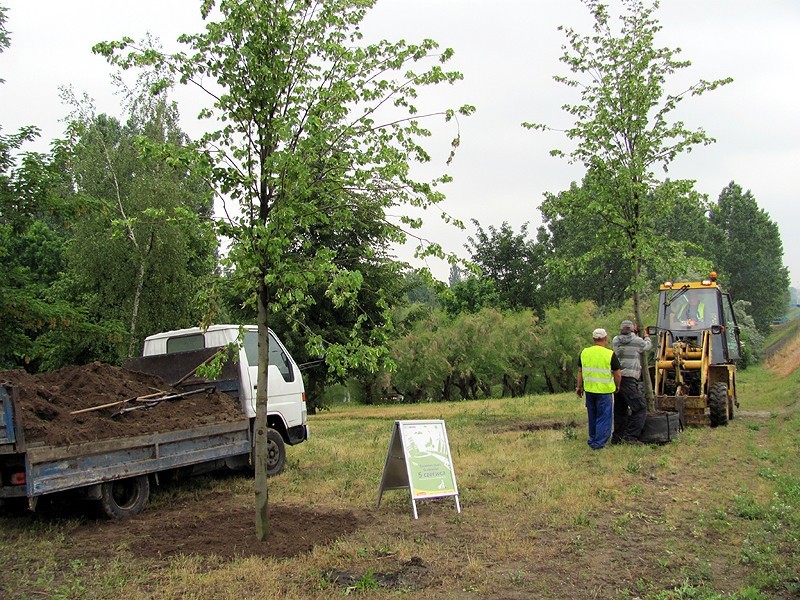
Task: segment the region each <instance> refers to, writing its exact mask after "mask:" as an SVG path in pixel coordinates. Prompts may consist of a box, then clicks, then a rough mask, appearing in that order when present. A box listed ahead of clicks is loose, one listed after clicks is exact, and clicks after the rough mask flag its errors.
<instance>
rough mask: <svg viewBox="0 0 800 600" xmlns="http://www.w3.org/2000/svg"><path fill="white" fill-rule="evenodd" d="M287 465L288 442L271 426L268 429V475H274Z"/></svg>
mask: <svg viewBox="0 0 800 600" xmlns="http://www.w3.org/2000/svg"><path fill="white" fill-rule="evenodd" d="M285 466H286V444H285V443H284V442H283V437H282V436H281V434H280V433H278V432H277V431H276V430H274V429H272V428H271V427H270V428H268V429H267V476H268V477H274V476H275V475H277V474H278V473H280V472H281V471H283V467H285Z"/></svg>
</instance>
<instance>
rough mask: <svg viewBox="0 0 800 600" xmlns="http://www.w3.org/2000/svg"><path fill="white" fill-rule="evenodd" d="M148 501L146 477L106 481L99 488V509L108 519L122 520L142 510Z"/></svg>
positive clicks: (147, 481)
mask: <svg viewBox="0 0 800 600" xmlns="http://www.w3.org/2000/svg"><path fill="white" fill-rule="evenodd" d="M149 499H150V480H149V479H148V478H147V475H139V476H138V477H128V478H127V479H117V480H115V481H106V482H105V483H103V484H102V485H101V486H100V507H101V508H102V509H103V512H104V513H105V514H106V516H107V517H108V518H109V519H124V518H125V517H129V516H131V515H136V514H138V513H140V512H142V511H143V510H144V507H145V506H147V501H148V500H149Z"/></svg>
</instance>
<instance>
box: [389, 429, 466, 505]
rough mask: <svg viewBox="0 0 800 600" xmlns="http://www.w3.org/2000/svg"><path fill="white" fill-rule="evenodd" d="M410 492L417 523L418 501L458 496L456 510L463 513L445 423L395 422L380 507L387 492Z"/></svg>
mask: <svg viewBox="0 0 800 600" xmlns="http://www.w3.org/2000/svg"><path fill="white" fill-rule="evenodd" d="M406 488H409V489H410V490H411V505H412V509H413V513H414V518H415V519H416V518H417V505H416V501H417V500H424V499H426V498H441V497H443V496H454V497H455V502H456V510H457V511H458V512H461V506H460V504H459V502H458V487H457V486H456V476H455V471H454V470H453V459H452V457H451V456H450V443H449V442H448V440H447V430H446V428H445V425H444V421H442V420H433V421H395V424H394V429H393V430H392V439H391V441H390V442H389V452H388V453H387V456H386V464H385V465H384V467H383V477H382V478H381V487H380V490H379V492H378V506H380V503H381V497H382V496H383V492H384V490H398V489H406Z"/></svg>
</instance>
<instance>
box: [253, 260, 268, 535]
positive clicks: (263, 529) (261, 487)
mask: <svg viewBox="0 0 800 600" xmlns="http://www.w3.org/2000/svg"><path fill="white" fill-rule="evenodd" d="M268 311H269V290H268V289H267V284H266V282H265V281H264V273H262V274H261V277H260V280H259V284H258V384H257V385H258V387H257V388H256V421H255V426H254V427H253V433H254V435H255V491H256V537H257V538H258V539H259V540H260V541H262V542H263V541H264V540H265V539H266V538H267V536H268V535H269V512H268V500H269V489H268V487H267V401H268V398H267V378H268V366H269V333H268V324H269V319H268V316H269V312H268Z"/></svg>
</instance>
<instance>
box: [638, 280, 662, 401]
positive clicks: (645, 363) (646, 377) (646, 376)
mask: <svg viewBox="0 0 800 600" xmlns="http://www.w3.org/2000/svg"><path fill="white" fill-rule="evenodd" d="M637 275H638V273H637ZM633 314H634V318H635V319H636V330H637V331H638V332H639V335H641V334H642V332H644V333H645V335H647V333H646V332H645V328H644V325H643V323H642V312H641V306H640V303H639V292H638V291H634V292H633ZM642 379H643V381H644V396H645V398H646V399H647V410H648V411H650V412H652V411H654V410H655V407H656V405H655V397H654V396H653V382H652V380H651V379H650V360H649V359H648V358H647V352H644V353H642Z"/></svg>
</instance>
